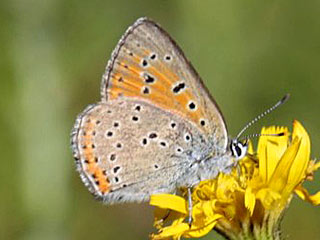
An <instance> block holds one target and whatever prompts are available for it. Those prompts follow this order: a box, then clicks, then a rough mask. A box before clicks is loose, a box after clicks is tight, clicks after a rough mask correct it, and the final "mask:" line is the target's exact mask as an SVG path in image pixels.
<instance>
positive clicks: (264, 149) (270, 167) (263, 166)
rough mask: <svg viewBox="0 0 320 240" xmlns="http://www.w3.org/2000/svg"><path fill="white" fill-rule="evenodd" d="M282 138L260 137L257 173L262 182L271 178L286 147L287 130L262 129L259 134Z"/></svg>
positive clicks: (275, 128)
mask: <svg viewBox="0 0 320 240" xmlns="http://www.w3.org/2000/svg"><path fill="white" fill-rule="evenodd" d="M279 133H284V135H283V136H261V137H260V138H259V143H258V150H257V152H258V157H259V173H260V176H261V178H262V181H263V182H267V181H268V180H269V179H270V177H271V176H272V174H273V172H274V169H275V168H276V166H277V164H278V161H279V160H280V158H281V157H282V155H283V153H284V152H285V150H286V149H287V146H288V135H289V134H288V129H287V128H286V127H274V126H273V127H268V128H262V130H261V134H279Z"/></svg>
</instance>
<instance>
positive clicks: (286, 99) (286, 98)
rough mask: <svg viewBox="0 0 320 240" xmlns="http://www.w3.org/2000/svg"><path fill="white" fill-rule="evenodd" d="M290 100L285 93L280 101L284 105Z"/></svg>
mask: <svg viewBox="0 0 320 240" xmlns="http://www.w3.org/2000/svg"><path fill="white" fill-rule="evenodd" d="M289 98H290V93H287V94H286V95H284V97H283V98H282V99H281V100H280V102H281V103H285V102H286V101H288V99H289Z"/></svg>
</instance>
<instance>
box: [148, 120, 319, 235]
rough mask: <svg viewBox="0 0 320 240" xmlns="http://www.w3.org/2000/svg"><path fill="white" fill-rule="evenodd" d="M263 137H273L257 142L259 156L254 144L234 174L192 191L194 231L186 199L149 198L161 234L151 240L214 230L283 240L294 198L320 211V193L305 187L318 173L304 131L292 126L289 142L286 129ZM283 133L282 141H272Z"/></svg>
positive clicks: (268, 130)
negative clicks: (283, 222)
mask: <svg viewBox="0 0 320 240" xmlns="http://www.w3.org/2000/svg"><path fill="white" fill-rule="evenodd" d="M261 133H262V135H269V136H261V137H260V138H259V143H258V148H257V152H256V153H254V151H253V148H252V145H251V143H250V145H249V150H248V154H247V156H246V157H245V158H243V159H242V160H241V161H239V164H238V167H236V168H235V169H233V171H232V172H231V174H219V175H218V177H217V178H216V179H211V180H206V181H202V182H201V183H200V184H199V185H198V186H196V187H195V188H194V189H193V192H192V201H193V210H192V217H193V222H192V224H191V226H189V224H188V223H187V217H188V203H187V200H186V198H184V197H179V196H176V195H170V194H158V195H153V196H151V200H150V205H152V206H156V210H155V226H156V228H157V229H158V233H157V234H152V235H151V238H152V239H180V238H181V237H185V238H199V237H202V236H204V235H206V234H207V233H208V232H209V231H211V230H212V229H215V230H216V231H218V232H219V233H220V234H222V235H223V236H225V237H226V238H228V239H280V231H279V224H280V221H281V218H282V216H283V213H284V210H285V209H286V208H287V207H288V206H289V204H290V201H291V199H292V196H293V194H294V193H296V194H297V195H298V196H299V197H300V198H301V199H303V200H306V201H309V202H310V203H312V204H314V205H319V204H320V192H318V193H316V194H315V195H310V194H309V193H308V191H307V190H306V189H305V188H303V186H302V183H303V182H304V181H307V180H309V181H310V180H313V173H314V172H315V171H316V170H317V169H318V168H319V167H320V162H315V161H311V160H310V139H309V135H308V133H307V132H306V130H305V129H304V128H303V126H302V125H301V124H300V123H299V122H298V121H294V122H293V132H292V136H291V137H290V133H289V132H288V129H287V128H285V127H268V128H263V129H262V132H261ZM279 133H282V134H281V135H282V136H270V134H279ZM184 194H186V191H184Z"/></svg>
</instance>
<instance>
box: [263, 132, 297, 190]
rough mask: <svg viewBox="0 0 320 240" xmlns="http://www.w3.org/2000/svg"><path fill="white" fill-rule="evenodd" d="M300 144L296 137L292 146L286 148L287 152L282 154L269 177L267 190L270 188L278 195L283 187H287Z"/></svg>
mask: <svg viewBox="0 0 320 240" xmlns="http://www.w3.org/2000/svg"><path fill="white" fill-rule="evenodd" d="M300 142H301V139H300V138H298V137H297V136H296V137H295V138H294V139H293V141H292V144H291V145H290V146H289V147H288V149H287V151H285V153H284V154H283V156H282V158H281V159H280V161H279V163H278V165H277V167H276V169H275V171H274V173H273V175H272V176H271V178H270V180H269V183H268V188H271V189H272V190H273V191H276V192H278V193H282V191H283V190H284V189H285V187H287V182H288V176H289V173H290V168H291V166H292V163H293V162H294V160H295V158H296V156H297V153H298V150H299V146H300ZM292 190H293V189H291V191H292Z"/></svg>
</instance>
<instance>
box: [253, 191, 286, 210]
mask: <svg viewBox="0 0 320 240" xmlns="http://www.w3.org/2000/svg"><path fill="white" fill-rule="evenodd" d="M256 197H257V198H258V199H260V201H261V203H262V205H263V207H264V208H265V209H268V210H270V209H274V208H276V207H278V205H279V203H280V200H281V195H280V194H279V193H278V192H276V191H273V190H272V189H270V188H263V189H261V190H259V192H258V193H257V195H256Z"/></svg>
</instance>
